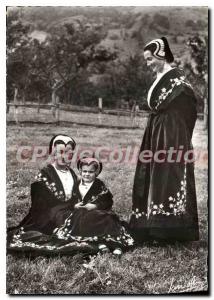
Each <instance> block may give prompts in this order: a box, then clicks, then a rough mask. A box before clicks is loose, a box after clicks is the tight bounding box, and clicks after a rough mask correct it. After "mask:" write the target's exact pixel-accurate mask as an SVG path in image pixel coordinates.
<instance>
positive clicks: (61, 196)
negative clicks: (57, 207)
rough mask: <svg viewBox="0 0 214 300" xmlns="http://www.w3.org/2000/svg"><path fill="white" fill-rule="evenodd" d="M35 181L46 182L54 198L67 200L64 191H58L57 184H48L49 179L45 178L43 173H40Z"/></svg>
mask: <svg viewBox="0 0 214 300" xmlns="http://www.w3.org/2000/svg"><path fill="white" fill-rule="evenodd" d="M35 179H36V181H40V182H44V184H45V185H46V187H47V188H48V189H49V191H51V193H53V194H54V196H55V197H57V198H58V199H59V200H64V199H65V197H64V193H63V191H57V188H56V184H55V182H51V183H50V182H48V179H47V178H46V177H45V176H43V175H42V173H39V174H38V175H37V176H36V177H35Z"/></svg>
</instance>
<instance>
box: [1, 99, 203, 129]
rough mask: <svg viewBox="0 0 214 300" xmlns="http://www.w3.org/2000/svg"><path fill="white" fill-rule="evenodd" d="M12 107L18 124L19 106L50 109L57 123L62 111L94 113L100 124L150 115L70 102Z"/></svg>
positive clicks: (131, 120) (39, 110) (199, 115)
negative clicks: (110, 119) (108, 119)
mask: <svg viewBox="0 0 214 300" xmlns="http://www.w3.org/2000/svg"><path fill="white" fill-rule="evenodd" d="M10 108H13V111H12V114H13V120H14V121H15V122H16V123H17V124H18V123H19V122H20V119H19V116H20V109H19V108H23V109H25V108H32V109H35V110H36V113H37V114H40V112H41V110H42V109H45V110H50V115H51V116H52V118H53V120H54V122H55V123H56V124H58V125H59V124H60V113H61V112H76V113H86V114H87V113H92V114H96V115H97V118H96V120H95V122H97V123H98V124H101V123H102V118H103V117H104V116H108V115H109V116H116V117H117V118H118V120H119V122H120V117H122V116H124V117H126V119H127V120H130V124H131V125H130V126H132V127H133V126H135V125H136V118H141V119H142V118H147V117H148V115H149V112H148V111H145V110H133V109H132V110H130V109H107V108H102V109H100V107H86V106H78V105H70V104H61V103H59V104H52V103H48V104H38V103H17V102H16V103H14V102H9V103H7V114H9V113H10ZM203 116H204V114H203V113H198V118H200V119H203Z"/></svg>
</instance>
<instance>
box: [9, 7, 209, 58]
mask: <svg viewBox="0 0 214 300" xmlns="http://www.w3.org/2000/svg"><path fill="white" fill-rule="evenodd" d="M10 9H11V8H9V10H10ZM17 9H19V10H20V13H21V15H22V19H23V20H24V21H27V22H29V23H30V24H31V26H32V36H33V37H35V38H38V39H40V37H41V35H42V36H43V37H44V32H47V33H48V32H49V31H51V30H52V29H53V28H54V27H56V26H57V27H58V26H62V25H63V24H65V23H70V22H84V23H87V24H89V26H90V24H97V26H104V28H105V30H106V37H105V39H104V40H103V41H102V44H103V45H105V46H107V47H109V48H116V49H117V51H118V52H119V56H121V58H123V57H124V55H125V56H126V55H130V54H133V53H134V52H136V51H139V50H140V49H141V48H142V46H143V45H144V44H145V43H146V42H148V41H149V40H151V39H152V38H157V37H160V36H163V35H164V36H166V37H168V39H169V41H170V44H171V47H172V50H173V52H174V53H175V56H179V57H182V56H183V55H185V52H186V51H187V49H186V48H185V41H186V40H187V38H188V37H190V36H193V35H195V34H199V35H201V36H204V35H207V32H208V8H207V7H205V6H204V7H176V6H174V7H173V6H172V7H167V6H166V7H164V6H153V7H152V6H151V7H146V6H138V7H75V6H74V7H72V6H71V7H54V6H52V7H22V8H17ZM40 31H42V32H40Z"/></svg>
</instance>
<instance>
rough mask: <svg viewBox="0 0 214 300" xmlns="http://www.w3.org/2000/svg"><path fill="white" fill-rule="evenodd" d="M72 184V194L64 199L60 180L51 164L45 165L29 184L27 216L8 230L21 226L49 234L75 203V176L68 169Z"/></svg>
mask: <svg viewBox="0 0 214 300" xmlns="http://www.w3.org/2000/svg"><path fill="white" fill-rule="evenodd" d="M70 172H71V175H72V177H73V181H74V185H73V190H72V196H71V198H70V199H68V200H67V201H65V198H66V196H65V191H64V188H63V185H62V182H61V180H60V178H59V176H58V174H57V172H56V171H55V169H54V167H53V166H52V165H47V167H45V168H43V169H42V170H41V171H40V172H39V174H38V175H37V176H36V180H35V182H33V183H32V184H31V207H30V210H29V213H28V214H27V216H26V217H25V218H24V219H23V220H22V221H21V222H20V223H19V225H18V226H16V227H11V228H9V229H8V232H10V231H14V230H17V229H19V228H21V227H23V228H24V230H25V231H30V230H38V231H40V232H41V233H45V234H50V233H52V231H53V229H54V228H56V227H57V226H60V225H62V224H63V223H64V220H65V219H66V218H67V217H68V216H69V215H70V213H71V212H72V211H73V209H74V205H75V204H76V203H77V201H78V200H77V193H78V190H77V176H76V174H75V173H74V171H73V170H72V169H70Z"/></svg>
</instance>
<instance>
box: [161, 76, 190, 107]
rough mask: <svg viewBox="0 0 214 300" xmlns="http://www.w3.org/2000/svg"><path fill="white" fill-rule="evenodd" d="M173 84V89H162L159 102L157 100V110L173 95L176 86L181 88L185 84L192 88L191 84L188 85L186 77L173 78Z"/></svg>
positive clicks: (171, 80)
mask: <svg viewBox="0 0 214 300" xmlns="http://www.w3.org/2000/svg"><path fill="white" fill-rule="evenodd" d="M170 82H171V83H172V84H171V88H170V89H169V90H168V91H167V90H166V88H162V89H161V94H160V95H159V97H158V100H156V101H155V102H156V106H155V109H157V108H158V106H159V105H160V104H161V103H162V102H163V101H164V100H165V99H166V98H167V97H168V96H169V95H170V94H171V93H172V91H173V89H174V88H175V87H176V86H179V85H181V84H185V85H187V86H189V87H192V86H191V84H190V83H188V82H187V81H185V76H180V77H179V78H173V79H170Z"/></svg>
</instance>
